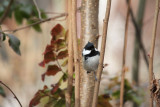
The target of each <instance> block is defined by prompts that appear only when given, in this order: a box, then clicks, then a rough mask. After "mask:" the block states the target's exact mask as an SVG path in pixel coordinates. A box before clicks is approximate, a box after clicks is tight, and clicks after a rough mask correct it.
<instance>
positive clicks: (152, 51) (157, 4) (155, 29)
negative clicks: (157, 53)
mask: <svg viewBox="0 0 160 107" xmlns="http://www.w3.org/2000/svg"><path fill="white" fill-rule="evenodd" d="M159 1H160V0H156V6H155V15H154V23H153V31H152V41H151V49H150V55H149V80H150V82H149V83H150V89H151V88H152V84H151V83H152V80H153V58H154V49H155V41H156V31H157V23H158V13H159ZM151 94H152V93H151ZM150 107H153V98H152V97H151V98H150Z"/></svg>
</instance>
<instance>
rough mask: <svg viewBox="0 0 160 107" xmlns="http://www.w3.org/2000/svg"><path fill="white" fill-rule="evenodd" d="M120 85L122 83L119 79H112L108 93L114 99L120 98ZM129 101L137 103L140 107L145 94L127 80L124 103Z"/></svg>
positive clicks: (125, 82)
mask: <svg viewBox="0 0 160 107" xmlns="http://www.w3.org/2000/svg"><path fill="white" fill-rule="evenodd" d="M120 85H121V83H120V81H119V78H118V77H114V78H112V79H111V82H110V84H109V87H108V91H107V92H108V93H110V94H111V96H112V97H113V98H114V99H119V98H120ZM127 101H131V102H135V103H136V104H138V105H140V104H141V103H142V102H143V93H142V92H141V90H139V89H137V88H136V87H134V86H132V84H131V83H130V82H129V81H128V80H127V79H125V81H124V103H125V102H127Z"/></svg>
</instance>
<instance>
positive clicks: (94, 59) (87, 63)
mask: <svg viewBox="0 0 160 107" xmlns="http://www.w3.org/2000/svg"><path fill="white" fill-rule="evenodd" d="M82 56H83V68H84V69H85V70H86V71H87V73H90V72H91V71H93V72H94V74H95V72H96V70H97V68H98V65H99V58H100V52H99V51H98V50H97V49H96V48H95V47H94V45H93V43H91V42H88V43H87V44H86V45H85V47H84V48H83V51H82ZM95 79H96V76H95Z"/></svg>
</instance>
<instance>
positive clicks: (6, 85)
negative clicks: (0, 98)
mask: <svg viewBox="0 0 160 107" xmlns="http://www.w3.org/2000/svg"><path fill="white" fill-rule="evenodd" d="M0 83H1V84H2V85H4V86H5V87H6V88H7V89H8V90H9V91H10V92H11V93H12V94H13V95H14V98H15V99H16V100H17V101H18V103H19V105H20V107H22V104H21V102H20V101H19V99H18V98H17V96H16V95H15V94H14V92H13V91H12V90H11V89H10V88H9V87H8V86H7V85H6V84H5V83H3V82H2V81H0Z"/></svg>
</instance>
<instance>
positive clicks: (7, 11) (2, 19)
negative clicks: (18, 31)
mask: <svg viewBox="0 0 160 107" xmlns="http://www.w3.org/2000/svg"><path fill="white" fill-rule="evenodd" d="M13 1H14V0H10V2H9V4H8V7H7V8H6V9H5V11H4V14H3V15H2V17H1V18H0V24H2V22H3V21H4V19H5V18H6V17H7V15H8V13H9V10H10V8H11V5H12V3H13Z"/></svg>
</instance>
